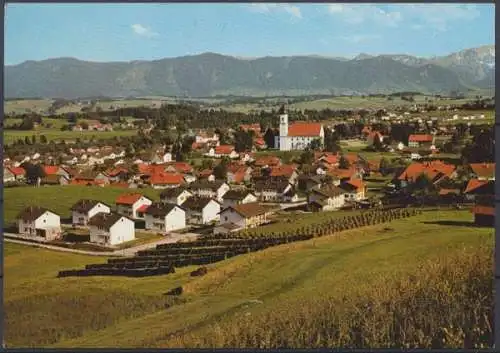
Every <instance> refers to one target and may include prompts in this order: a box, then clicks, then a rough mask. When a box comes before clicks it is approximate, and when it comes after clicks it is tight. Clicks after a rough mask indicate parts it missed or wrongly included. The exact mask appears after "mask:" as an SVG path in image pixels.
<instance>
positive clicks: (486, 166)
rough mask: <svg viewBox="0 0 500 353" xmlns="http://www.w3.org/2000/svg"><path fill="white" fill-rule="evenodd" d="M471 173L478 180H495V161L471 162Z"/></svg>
mask: <svg viewBox="0 0 500 353" xmlns="http://www.w3.org/2000/svg"><path fill="white" fill-rule="evenodd" d="M469 166H470V169H471V171H472V174H473V175H474V176H475V177H476V179H478V180H495V163H471V164H470V165H469Z"/></svg>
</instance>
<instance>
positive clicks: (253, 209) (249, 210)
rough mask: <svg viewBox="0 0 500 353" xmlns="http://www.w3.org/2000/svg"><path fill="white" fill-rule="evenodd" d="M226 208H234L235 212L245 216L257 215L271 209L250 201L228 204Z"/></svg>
mask: <svg viewBox="0 0 500 353" xmlns="http://www.w3.org/2000/svg"><path fill="white" fill-rule="evenodd" d="M228 209H232V210H234V211H235V212H237V213H238V214H240V215H242V216H243V217H245V218H250V217H255V216H259V215H262V214H265V213H267V212H269V211H271V208H270V207H266V206H264V205H261V204H260V203H258V202H251V203H244V204H239V205H235V206H230V207H228V208H226V210H228ZM223 211H225V210H223Z"/></svg>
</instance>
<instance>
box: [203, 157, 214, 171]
mask: <svg viewBox="0 0 500 353" xmlns="http://www.w3.org/2000/svg"><path fill="white" fill-rule="evenodd" d="M213 166H214V161H213V159H211V158H204V159H202V161H201V169H212V168H213Z"/></svg>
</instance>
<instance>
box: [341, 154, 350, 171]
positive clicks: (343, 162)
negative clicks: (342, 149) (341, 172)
mask: <svg viewBox="0 0 500 353" xmlns="http://www.w3.org/2000/svg"><path fill="white" fill-rule="evenodd" d="M350 167H351V163H350V162H349V161H348V160H347V158H345V156H341V157H340V160H339V169H349V168H350Z"/></svg>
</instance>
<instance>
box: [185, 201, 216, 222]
mask: <svg viewBox="0 0 500 353" xmlns="http://www.w3.org/2000/svg"><path fill="white" fill-rule="evenodd" d="M220 206H221V205H220V203H218V202H217V201H215V200H214V199H211V198H207V197H190V198H188V199H187V200H186V202H184V203H183V204H182V208H184V209H185V210H186V218H187V222H188V223H191V224H209V223H211V222H214V221H218V220H219V213H220V210H221V207H220Z"/></svg>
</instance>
